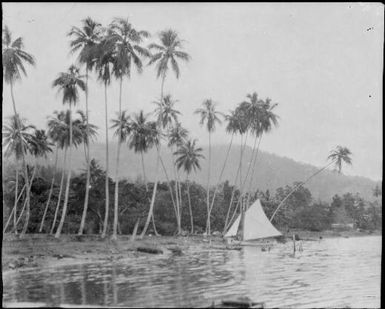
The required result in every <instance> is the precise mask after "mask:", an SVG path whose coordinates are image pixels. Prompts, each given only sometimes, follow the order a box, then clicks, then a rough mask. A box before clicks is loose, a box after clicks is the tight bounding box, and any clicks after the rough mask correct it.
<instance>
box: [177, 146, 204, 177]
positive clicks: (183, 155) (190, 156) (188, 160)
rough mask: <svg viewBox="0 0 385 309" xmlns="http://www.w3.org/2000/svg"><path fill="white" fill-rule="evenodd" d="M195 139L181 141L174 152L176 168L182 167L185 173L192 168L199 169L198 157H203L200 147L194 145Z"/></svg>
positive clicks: (188, 172)
mask: <svg viewBox="0 0 385 309" xmlns="http://www.w3.org/2000/svg"><path fill="white" fill-rule="evenodd" d="M195 144H196V140H189V141H187V142H186V143H183V144H182V145H181V146H180V148H179V149H178V150H177V151H175V152H174V155H176V156H178V158H177V159H176V165H177V168H178V170H179V169H181V168H182V167H183V169H184V170H185V171H186V173H187V174H190V173H191V171H192V170H194V171H196V169H197V168H198V169H200V168H201V167H200V164H199V159H203V158H204V156H203V155H202V154H201V152H202V148H200V147H198V148H197V147H196V145H195Z"/></svg>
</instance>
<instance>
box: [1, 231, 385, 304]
mask: <svg viewBox="0 0 385 309" xmlns="http://www.w3.org/2000/svg"><path fill="white" fill-rule="evenodd" d="M303 248H304V251H303V252H301V253H298V252H297V253H296V256H293V255H292V244H291V243H287V244H280V245H277V246H276V247H274V248H272V250H271V251H269V252H267V251H266V252H262V251H261V249H260V248H253V247H244V248H243V249H242V251H233V250H229V251H225V250H218V249H211V250H210V249H209V248H203V247H199V246H194V247H193V246H192V247H190V248H189V251H188V252H186V254H184V255H182V256H173V257H166V256H153V255H149V256H142V257H138V258H136V259H135V260H130V262H125V263H122V262H120V263H118V262H110V263H104V264H95V263H94V264H84V265H73V266H67V267H60V268H51V269H47V270H44V271H38V270H29V271H25V270H24V271H20V272H19V273H18V274H16V275H15V277H12V278H9V277H7V278H4V279H3V284H4V291H3V301H5V302H16V301H17V302H47V303H49V304H51V305H59V304H83V305H85V304H89V305H115V306H119V305H124V306H133V307H135V306H140V307H169V306H171V307H191V306H204V305H209V304H211V301H212V300H218V299H220V298H224V297H226V298H227V297H229V296H235V297H238V296H248V297H250V298H251V299H253V300H255V301H263V302H265V304H266V306H267V307H293V308H300V307H302V308H309V307H311V308H314V307H333V308H334V307H358V308H360V307H361V308H362V307H365V308H368V307H379V306H380V283H381V237H380V236H373V237H362V238H348V239H346V238H338V239H337V238H336V239H324V240H322V241H320V242H318V241H309V242H304V243H303Z"/></svg>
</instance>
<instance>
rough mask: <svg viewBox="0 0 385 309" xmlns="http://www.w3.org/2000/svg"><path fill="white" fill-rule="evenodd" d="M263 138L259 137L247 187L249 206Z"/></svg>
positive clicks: (247, 203)
mask: <svg viewBox="0 0 385 309" xmlns="http://www.w3.org/2000/svg"><path fill="white" fill-rule="evenodd" d="M261 140H262V135H261V136H260V137H259V141H258V146H257V152H256V154H255V157H254V162H253V163H252V164H253V169H252V172H251V176H250V180H249V187H248V188H247V192H248V193H249V194H248V195H247V202H246V205H247V206H249V203H250V196H251V194H250V191H251V185H252V183H253V180H254V174H255V166H256V163H257V158H258V153H259V145H260V144H261Z"/></svg>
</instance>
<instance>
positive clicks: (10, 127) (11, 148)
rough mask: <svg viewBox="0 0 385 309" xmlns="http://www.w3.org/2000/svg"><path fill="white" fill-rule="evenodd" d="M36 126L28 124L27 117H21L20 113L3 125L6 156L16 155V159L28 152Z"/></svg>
mask: <svg viewBox="0 0 385 309" xmlns="http://www.w3.org/2000/svg"><path fill="white" fill-rule="evenodd" d="M34 130H35V127H34V126H32V125H27V124H26V120H25V119H20V118H19V116H18V115H13V116H11V117H10V118H9V121H8V122H7V123H6V124H5V125H3V132H2V135H3V147H4V148H5V153H4V155H5V156H6V157H9V156H11V155H12V154H14V155H15V157H16V160H19V159H21V158H22V156H23V153H26V152H27V150H28V149H29V147H30V145H31V141H32V139H33V131H34Z"/></svg>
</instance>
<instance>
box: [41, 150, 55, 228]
mask: <svg viewBox="0 0 385 309" xmlns="http://www.w3.org/2000/svg"><path fill="white" fill-rule="evenodd" d="M58 152H59V149H58V146H56V154H55V167H54V172H53V176H52V180H51V186H50V188H49V194H48V200H47V203H46V205H45V209H44V214H43V218H42V219H41V223H40V228H39V233H41V232H42V231H43V226H44V221H45V217H46V215H47V210H48V206H49V203H50V202H51V197H52V191H53V185H54V183H55V175H56V169H57V160H58Z"/></svg>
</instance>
